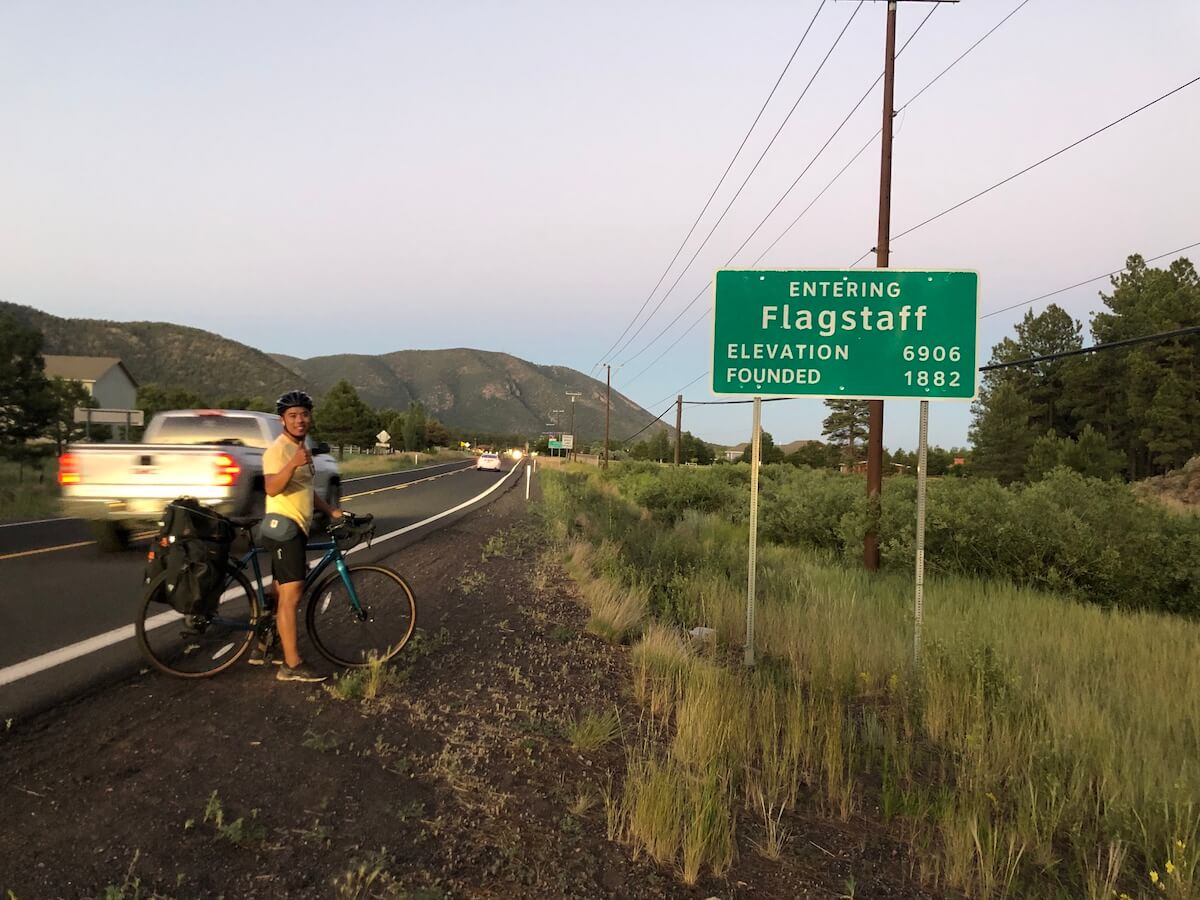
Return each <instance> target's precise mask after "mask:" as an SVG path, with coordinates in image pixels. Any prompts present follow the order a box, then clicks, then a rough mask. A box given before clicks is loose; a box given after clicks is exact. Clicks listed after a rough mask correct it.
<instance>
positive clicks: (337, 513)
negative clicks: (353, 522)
mask: <svg viewBox="0 0 1200 900" xmlns="http://www.w3.org/2000/svg"><path fill="white" fill-rule="evenodd" d="M343 515H345V513H344V512H343V511H342V510H341V509H337V508H335V509H331V510H330V511H329V518H331V519H340V518H341V517H342V516H343Z"/></svg>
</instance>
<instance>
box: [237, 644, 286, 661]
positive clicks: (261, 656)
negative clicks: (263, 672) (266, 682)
mask: <svg viewBox="0 0 1200 900" xmlns="http://www.w3.org/2000/svg"><path fill="white" fill-rule="evenodd" d="M268 661H269V662H271V663H272V664H273V665H276V666H282V665H283V660H282V659H280V658H279V657H278V656H275V655H274V654H273V653H271V649H270V648H269V647H268V646H267V645H266V644H265V643H262V642H260V643H257V644H255V645H254V647H252V648H251V650H250V658H249V659H248V660H246V662H247V664H249V665H252V666H265V665H266V664H267V662H268Z"/></svg>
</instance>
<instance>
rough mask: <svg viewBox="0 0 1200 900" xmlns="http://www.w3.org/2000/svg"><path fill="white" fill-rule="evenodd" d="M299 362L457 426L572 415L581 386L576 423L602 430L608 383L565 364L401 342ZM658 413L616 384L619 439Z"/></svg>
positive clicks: (524, 425) (326, 382)
mask: <svg viewBox="0 0 1200 900" xmlns="http://www.w3.org/2000/svg"><path fill="white" fill-rule="evenodd" d="M295 366H296V370H297V371H298V372H301V373H303V375H304V377H305V378H307V379H308V380H310V381H311V382H312V383H313V384H314V386H315V387H316V388H317V390H320V391H324V390H328V389H329V387H330V386H332V385H333V383H334V382H336V381H337V380H338V379H339V378H348V379H349V380H350V382H351V383H352V384H353V385H354V386H355V387H356V388H357V389H358V391H359V393H360V395H361V396H362V398H363V399H364V400H365V401H366V402H367V403H370V404H371V405H373V406H391V407H396V408H403V407H406V406H407V405H408V403H409V401H410V400H413V399H417V400H420V401H421V402H422V403H424V404H425V406H426V408H427V409H429V411H430V412H431V413H432V414H433V415H434V416H436V417H437V418H439V419H441V420H442V421H443V422H445V423H446V424H447V425H450V426H452V427H472V428H479V429H481V430H486V431H520V432H533V433H537V432H541V431H544V430H548V429H547V428H546V423H548V422H551V421H553V419H552V418H551V416H550V412H551V410H555V409H561V410H564V412H563V413H562V414H560V415H559V417H558V419H559V422H560V424H561V427H562V428H563V429H564V430H565V429H566V428H567V426H568V423H569V421H570V415H571V413H570V408H571V401H570V398H569V397H567V396H566V392H567V391H578V392H580V394H581V395H582V396H580V397H577V398H576V400H575V431H576V433H577V434H579V435H580V436H581V438H582V439H594V438H600V437H602V436H603V435H604V391H605V389H604V383H603V382H601V381H597V380H596V379H594V378H589V377H588V376H586V375H584V374H583V373H582V372H577V371H576V370H574V369H570V368H566V367H564V366H539V365H536V364H534V363H531V362H528V361H526V360H523V359H518V358H517V357H515V356H512V355H510V354H508V353H498V352H494V351H488V350H472V349H468V348H463V347H459V348H454V349H450V350H399V351H396V352H394V353H385V354H383V355H382V356H359V355H351V354H341V355H337V356H320V357H315V358H313V359H305V360H299V361H298V362H297V363H296V364H295ZM651 418H653V417H652V416H651V415H650V414H649V413H647V412H646V410H644V409H642V408H641V407H640V406H638V405H637V404H636V403H633V402H631V401H630V400H628V399H626V398H625V397H623V396H621V395H620V394H618V393H617V392H616V391H614V392H613V409H612V428H611V430H612V437H613V440H620V439H622V438H624V437H626V436H627V435H629V434H632V433H633V432H635V431H637V430H639V429H640V428H641V427H642V426H643V425H645V424H646V422H647V421H648V420H649V419H651Z"/></svg>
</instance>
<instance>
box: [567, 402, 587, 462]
mask: <svg viewBox="0 0 1200 900" xmlns="http://www.w3.org/2000/svg"><path fill="white" fill-rule="evenodd" d="M566 394H567V396H568V397H570V398H571V449H570V450H568V451H567V459H568V460H571V459H574V458H575V398H576V397H582V396H583V393H582V392H581V391H567V392H566Z"/></svg>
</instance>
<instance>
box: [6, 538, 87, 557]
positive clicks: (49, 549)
mask: <svg viewBox="0 0 1200 900" xmlns="http://www.w3.org/2000/svg"><path fill="white" fill-rule="evenodd" d="M94 543H96V542H95V541H80V542H79V543H77V544H62V545H60V546H58V547H40V548H39V549H37V550H22V551H21V552H20V553H6V554H4V555H3V556H0V560H5V559H16V558H17V557H20V556H34V555H36V554H38V553H53V552H54V551H55V550H74V549H75V548H76V547H87V546H89V545H91V544H94Z"/></svg>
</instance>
